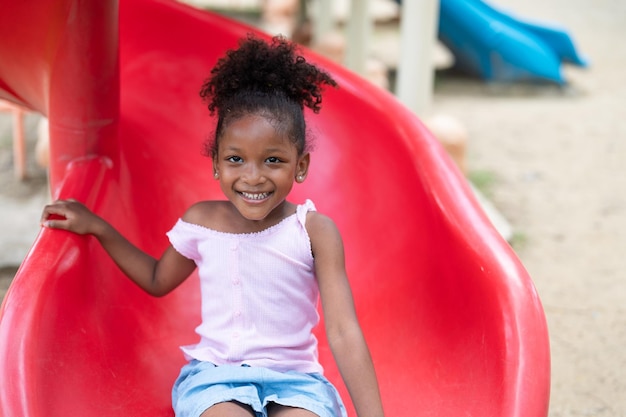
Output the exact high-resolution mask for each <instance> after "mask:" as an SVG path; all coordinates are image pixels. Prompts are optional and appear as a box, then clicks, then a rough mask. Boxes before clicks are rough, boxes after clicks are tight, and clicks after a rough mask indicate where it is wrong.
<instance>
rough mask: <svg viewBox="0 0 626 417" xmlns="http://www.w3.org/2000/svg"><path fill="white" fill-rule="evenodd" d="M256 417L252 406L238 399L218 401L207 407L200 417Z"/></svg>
mask: <svg viewBox="0 0 626 417" xmlns="http://www.w3.org/2000/svg"><path fill="white" fill-rule="evenodd" d="M250 416H252V417H254V416H255V413H254V411H253V410H252V407H250V406H249V405H246V404H242V403H240V402H237V401H228V402H223V403H217V404H215V405H213V406H211V407H209V408H207V409H206V411H205V412H204V413H202V414H201V415H200V417H250Z"/></svg>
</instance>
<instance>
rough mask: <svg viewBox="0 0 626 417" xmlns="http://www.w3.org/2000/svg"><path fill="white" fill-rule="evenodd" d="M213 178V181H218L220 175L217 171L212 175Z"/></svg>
mask: <svg viewBox="0 0 626 417" xmlns="http://www.w3.org/2000/svg"><path fill="white" fill-rule="evenodd" d="M213 176H214V177H215V179H218V178H219V177H220V173H219V172H217V171H215V172H214V173H213Z"/></svg>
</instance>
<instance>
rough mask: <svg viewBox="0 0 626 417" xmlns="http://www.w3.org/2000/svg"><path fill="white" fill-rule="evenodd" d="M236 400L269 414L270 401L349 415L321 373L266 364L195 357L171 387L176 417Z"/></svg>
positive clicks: (324, 414) (325, 415)
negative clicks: (218, 362) (279, 369)
mask: <svg viewBox="0 0 626 417" xmlns="http://www.w3.org/2000/svg"><path fill="white" fill-rule="evenodd" d="M226 401H237V402H240V403H242V404H246V405H249V406H250V407H252V409H253V410H254V412H255V413H256V416H257V417H267V406H268V404H270V403H275V404H280V405H284V406H289V407H298V408H304V409H306V410H308V411H311V412H313V413H315V414H317V415H318V416H320V417H346V409H345V407H344V405H343V402H342V401H341V398H340V397H339V393H338V392H337V390H336V389H335V387H334V386H333V385H332V384H331V383H330V382H329V381H328V380H327V379H326V378H325V377H324V376H323V375H321V374H318V373H313V374H306V373H301V372H292V371H289V372H277V371H272V370H270V369H267V368H261V367H251V366H246V365H242V366H237V365H220V366H216V365H214V364H212V363H210V362H202V361H197V360H192V361H191V362H189V363H188V364H187V365H185V366H183V368H182V369H181V371H180V375H179V376H178V379H177V380H176V382H175V383H174V387H173V388H172V406H173V407H174V411H175V412H176V416H177V417H199V416H200V415H201V414H202V413H203V412H204V411H206V410H207V409H208V408H209V407H211V406H212V405H215V404H218V403H222V402H226Z"/></svg>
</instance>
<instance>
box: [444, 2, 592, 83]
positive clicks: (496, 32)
mask: <svg viewBox="0 0 626 417" xmlns="http://www.w3.org/2000/svg"><path fill="white" fill-rule="evenodd" d="M439 13H440V15H439V39H440V40H441V42H442V43H443V44H444V45H445V46H446V47H448V48H449V49H450V51H451V52H452V54H453V55H454V57H455V63H454V67H453V69H454V70H458V71H460V72H463V73H467V74H468V75H472V76H478V77H480V78H482V79H484V80H486V81H504V82H510V81H548V82H555V83H558V84H564V83H565V80H564V78H563V75H562V72H561V63H570V64H574V65H578V66H581V67H585V66H586V65H587V62H586V60H585V59H584V58H583V57H581V56H580V55H579V54H578V53H577V52H576V48H575V47H574V44H573V41H572V39H571V38H570V36H569V34H568V33H567V31H565V30H564V29H563V28H560V27H558V26H554V25H551V26H548V25H540V24H537V23H529V22H524V21H521V20H520V19H517V18H515V17H512V16H511V15H508V14H505V13H502V12H500V11H498V10H496V9H494V8H493V7H491V6H489V5H488V4H487V3H485V2H483V1H481V0H441V3H440V12H439Z"/></svg>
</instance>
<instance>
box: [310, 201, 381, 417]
mask: <svg viewBox="0 0 626 417" xmlns="http://www.w3.org/2000/svg"><path fill="white" fill-rule="evenodd" d="M307 230H308V232H309V237H310V239H311V246H312V250H313V255H314V257H315V270H316V274H317V279H318V283H319V287H320V297H321V300H322V309H323V312H324V322H325V323H326V334H327V337H328V343H329V345H330V348H331V351H332V352H333V356H334V357H335V361H336V362H337V367H338V368H339V372H340V373H341V376H342V378H343V380H344V382H345V384H346V387H347V388H348V391H349V392H350V397H351V398H352V402H353V404H354V406H355V408H356V412H357V415H358V416H359V417H382V416H383V415H384V413H383V407H382V402H381V399H380V393H379V390H378V382H377V380H376V374H375V371H374V365H373V363H372V358H371V356H370V353H369V349H368V347H367V345H366V342H365V338H364V337H363V333H362V331H361V327H360V325H359V322H358V319H357V316H356V312H355V309H354V302H353V299H352V291H351V290H350V284H349V282H348V278H347V276H346V270H345V262H344V250H343V242H342V239H341V236H340V234H339V231H338V230H337V227H336V226H335V224H334V222H333V221H332V220H330V219H329V218H328V217H326V216H323V215H321V214H319V213H317V212H313V213H310V214H309V216H308V217H307Z"/></svg>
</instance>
